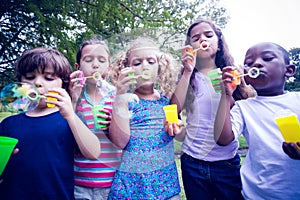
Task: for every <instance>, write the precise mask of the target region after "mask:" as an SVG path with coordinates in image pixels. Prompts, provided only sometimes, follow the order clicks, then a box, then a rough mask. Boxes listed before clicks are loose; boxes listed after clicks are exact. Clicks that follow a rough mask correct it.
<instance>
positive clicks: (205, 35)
mask: <svg viewBox="0 0 300 200" xmlns="http://www.w3.org/2000/svg"><path fill="white" fill-rule="evenodd" d="M190 35H191V37H190V45H191V46H192V47H193V48H194V49H197V48H199V46H200V43H201V42H203V41H207V42H208V43H209V48H208V49H207V50H206V51H202V50H198V51H197V56H198V57H201V58H204V57H208V56H211V55H215V54H216V53H217V51H218V41H219V39H218V36H217V35H216V33H215V32H214V30H213V29H212V27H211V26H210V25H209V24H207V23H205V22H202V23H200V24H198V25H196V26H194V27H193V29H192V30H191V33H190Z"/></svg>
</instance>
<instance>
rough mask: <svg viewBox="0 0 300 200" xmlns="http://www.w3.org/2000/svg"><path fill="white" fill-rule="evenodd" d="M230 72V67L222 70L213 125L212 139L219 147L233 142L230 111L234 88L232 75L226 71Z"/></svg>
mask: <svg viewBox="0 0 300 200" xmlns="http://www.w3.org/2000/svg"><path fill="white" fill-rule="evenodd" d="M228 70H231V67H225V68H224V69H223V74H222V81H221V83H220V84H221V88H222V94H221V99H220V103H219V107H218V110H217V115H216V119H215V124H214V139H215V141H216V142H217V144H219V145H224V146H225V145H228V144H229V143H231V142H232V141H233V140H234V134H233V132H232V126H231V119H230V109H231V107H232V105H233V102H232V99H233V98H232V94H233V91H234V90H235V87H234V88H233V87H232V79H233V77H232V75H231V74H230V73H228V72H226V71H228Z"/></svg>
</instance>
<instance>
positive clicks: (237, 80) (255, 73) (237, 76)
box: [230, 67, 259, 85]
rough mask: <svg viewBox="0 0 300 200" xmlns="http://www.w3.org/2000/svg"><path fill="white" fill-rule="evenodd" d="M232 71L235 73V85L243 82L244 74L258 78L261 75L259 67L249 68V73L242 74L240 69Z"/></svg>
mask: <svg viewBox="0 0 300 200" xmlns="http://www.w3.org/2000/svg"><path fill="white" fill-rule="evenodd" d="M230 73H231V74H232V75H233V80H232V81H233V82H232V84H234V85H239V84H241V77H243V76H249V77H250V78H257V77H258V76H259V69H258V68H257V67H252V68H250V69H249V70H248V72H247V73H244V74H240V73H239V72H238V70H233V71H230Z"/></svg>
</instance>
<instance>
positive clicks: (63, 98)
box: [46, 88, 100, 160]
mask: <svg viewBox="0 0 300 200" xmlns="http://www.w3.org/2000/svg"><path fill="white" fill-rule="evenodd" d="M53 91H54V92H57V94H52V95H51V96H53V97H55V98H56V99H57V101H51V102H50V103H53V104H55V105H56V106H57V107H58V108H59V111H60V114H61V115H62V116H63V117H64V118H65V119H66V120H67V122H68V124H69V126H70V129H71V131H72V133H73V135H74V138H75V140H76V142H77V144H78V147H79V149H80V151H81V153H82V154H83V155H84V156H85V157H86V158H88V159H91V160H95V159H97V158H98V157H99V154H100V142H99V140H98V138H97V136H96V135H95V134H94V133H93V132H91V130H90V129H89V128H88V127H87V126H86V125H85V124H84V123H83V122H82V121H81V120H80V118H79V117H78V116H77V115H76V114H75V112H74V109H73V105H72V102H71V98H70V96H69V95H68V93H67V92H66V91H65V90H64V89H62V88H57V89H53ZM46 102H47V100H46Z"/></svg>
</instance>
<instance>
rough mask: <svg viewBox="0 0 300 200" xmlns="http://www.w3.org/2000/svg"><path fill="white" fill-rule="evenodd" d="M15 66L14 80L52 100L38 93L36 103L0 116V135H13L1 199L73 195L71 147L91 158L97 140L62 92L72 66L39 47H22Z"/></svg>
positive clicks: (53, 52)
mask: <svg viewBox="0 0 300 200" xmlns="http://www.w3.org/2000/svg"><path fill="white" fill-rule="evenodd" d="M15 67H16V74H17V79H18V81H20V82H27V83H32V84H34V85H35V86H36V88H37V90H38V92H39V93H40V95H42V96H46V97H53V98H56V99H57V101H55V100H46V99H45V98H41V99H40V102H39V105H38V107H37V108H36V109H34V110H32V111H29V112H26V113H21V114H18V115H13V116H10V117H7V118H5V119H4V120H3V121H2V122H1V124H0V135H2V136H8V137H13V138H17V139H18V140H19V142H18V144H17V146H16V148H18V149H19V152H18V153H17V154H16V155H13V156H12V157H11V159H10V161H9V163H8V165H7V166H6V169H5V171H4V173H3V182H2V183H1V184H0V194H1V199H4V200H5V199H25V200H26V199H74V173H73V159H74V150H76V149H77V150H78V148H79V150H80V151H81V153H82V154H83V155H84V156H85V157H87V158H88V159H96V158H97V157H98V156H99V153H100V149H99V145H100V144H99V141H98V140H97V138H96V136H95V135H94V134H93V133H92V132H91V131H90V130H89V129H88V128H87V127H86V126H85V125H84V124H83V123H82V122H81V120H80V119H79V118H78V117H77V115H76V114H75V113H74V111H73V108H72V102H71V98H70V96H69V95H68V92H67V91H68V87H69V80H70V77H69V76H70V74H71V72H72V68H71V66H70V64H69V62H68V61H67V59H66V58H65V57H64V56H63V55H62V54H61V53H60V52H59V51H57V50H54V49H51V48H42V47H41V48H34V49H31V50H28V51H26V52H25V53H23V55H22V56H21V57H20V58H19V59H18V61H17V62H16V65H15ZM49 92H56V94H49ZM46 103H51V104H54V105H55V107H47V105H46ZM77 145H78V146H77Z"/></svg>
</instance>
